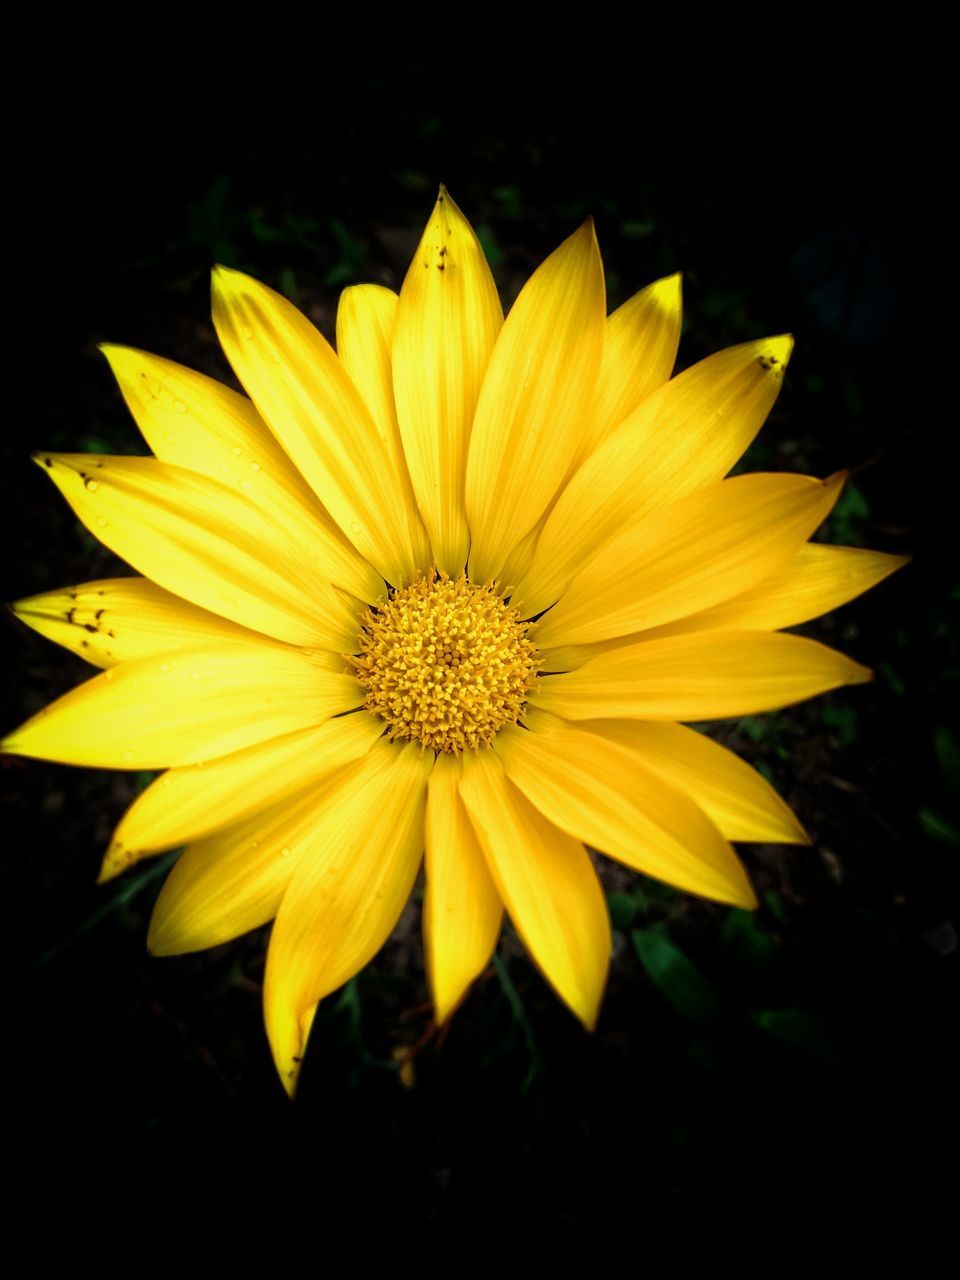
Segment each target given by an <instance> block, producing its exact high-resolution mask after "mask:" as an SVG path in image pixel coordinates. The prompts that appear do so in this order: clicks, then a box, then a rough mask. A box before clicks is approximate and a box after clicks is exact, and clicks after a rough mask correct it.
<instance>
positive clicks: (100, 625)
mask: <svg viewBox="0 0 960 1280" xmlns="http://www.w3.org/2000/svg"><path fill="white" fill-rule="evenodd" d="M11 608H12V609H13V611H14V613H15V614H16V615H17V617H18V618H19V619H20V620H21V622H25V623H26V624H27V626H28V627H32V628H33V629H34V631H39V633H40V634H41V635H42V636H46V638H47V639H48V640H53V641H54V642H55V643H56V644H62V645H63V646H64V648H65V649H70V650H71V651H72V652H73V653H76V654H79V655H80V657H81V658H85V659H86V660H87V662H91V663H93V665H94V666H95V667H115V666H116V665H117V664H118V663H120V662H134V661H136V659H137V658H150V657H152V656H153V655H154V654H156V653H174V652H175V651H177V650H178V649H195V648H197V647H198V646H204V645H207V644H209V645H214V644H223V645H228V644H236V643H240V644H249V643H250V642H251V641H252V642H254V643H255V642H256V641H257V640H259V639H260V637H259V636H258V635H257V634H256V632H254V631H248V630H247V628H246V627H239V626H237V624H236V623H234V622H228V621H227V619H226V618H220V617H218V616H217V615H216V614H215V613H208V612H207V610H206V609H198V608H197V606H196V605H193V604H187V602H186V600H181V599H180V598H179V597H178V596H174V595H171V594H170V592H169V591H164V589H163V587H158V586H157V584H156V583H155V582H151V581H150V580H149V578H103V579H101V580H100V581H99V582H83V583H81V584H80V585H79V586H76V587H63V588H62V589H61V590H60V591H45V592H44V593H43V594H42V595H38V596H30V597H28V598H27V599H26V600H18V601H17V602H16V604H14V605H12V606H11Z"/></svg>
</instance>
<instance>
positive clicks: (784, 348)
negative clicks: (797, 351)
mask: <svg viewBox="0 0 960 1280" xmlns="http://www.w3.org/2000/svg"><path fill="white" fill-rule="evenodd" d="M759 345H760V347H761V352H762V354H761V356H760V363H761V364H762V365H763V367H764V368H765V369H768V370H769V371H770V372H771V373H772V374H773V375H774V376H775V377H781V378H782V377H783V371H784V369H786V367H787V365H788V364H789V363H790V357H791V356H792V355H793V348H794V340H793V334H792V333H781V334H778V335H777V336H776V337H775V338H766V339H764V341H763V342H761V343H760V344H759Z"/></svg>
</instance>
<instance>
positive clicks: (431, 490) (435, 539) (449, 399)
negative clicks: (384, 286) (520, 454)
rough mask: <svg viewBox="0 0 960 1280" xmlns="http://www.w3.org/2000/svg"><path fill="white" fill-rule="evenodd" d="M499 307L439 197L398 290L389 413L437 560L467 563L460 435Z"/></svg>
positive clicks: (454, 212) (482, 263) (459, 218)
mask: <svg viewBox="0 0 960 1280" xmlns="http://www.w3.org/2000/svg"><path fill="white" fill-rule="evenodd" d="M502 325H503V311H502V309H501V307H500V299H499V298H498V296H497V288H496V285H495V284H494V283H493V276H492V275H491V274H490V268H489V267H488V266H487V260H486V258H485V257H484V256H483V249H482V248H481V247H480V241H479V240H478V239H477V237H476V236H475V235H474V232H473V228H472V227H471V226H470V223H469V222H468V221H467V220H466V218H465V217H464V216H463V214H462V213H461V212H460V210H459V209H458V208H457V206H456V205H455V204H454V202H453V201H452V200H451V199H450V196H449V195H448V193H447V192H446V191H445V190H444V189H443V188H442V187H441V189H440V196H439V198H438V200H437V203H436V205H435V207H434V210H433V213H432V214H431V217H430V221H429V222H428V223H427V228H426V230H425V231H424V233H423V238H422V239H421V241H420V245H419V247H418V249H417V251H416V253H415V254H414V256H413V261H412V262H411V264H410V270H409V271H408V272H407V275H406V278H405V280H404V282H403V288H402V289H401V291H400V307H399V309H398V312H397V326H396V330H395V332H394V338H393V385H394V390H395V393H396V401H397V416H398V418H399V421H400V431H401V434H402V436H403V447H404V451H405V453H406V457H407V465H408V466H409V468H410V476H411V479H412V481H413V487H414V490H415V492H416V495H417V501H418V503H419V506H420V514H421V515H422V517H423V522H424V524H425V525H426V527H427V532H428V533H429V535H430V541H431V543H432V546H433V554H434V557H435V558H436V563H437V565H438V567H439V568H441V569H443V570H445V571H446V572H447V573H449V574H450V575H451V576H452V577H456V575H457V574H458V573H460V572H462V570H463V569H464V567H465V566H466V563H467V551H468V548H469V541H470V539H469V534H468V532H467V517H466V513H465V511H464V474H465V471H466V465H467V444H468V442H469V439H470V428H471V426H472V424H473V415H474V411H475V409H476V407H477V397H478V396H479V394H480V386H481V384H482V382H483V375H484V373H485V372H486V368H487V364H488V362H489V360H490V353H491V351H492V350H493V345H494V343H495V342H496V340H497V335H498V333H499V332H500V329H501V327H502Z"/></svg>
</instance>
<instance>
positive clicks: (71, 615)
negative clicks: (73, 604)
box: [67, 596, 77, 626]
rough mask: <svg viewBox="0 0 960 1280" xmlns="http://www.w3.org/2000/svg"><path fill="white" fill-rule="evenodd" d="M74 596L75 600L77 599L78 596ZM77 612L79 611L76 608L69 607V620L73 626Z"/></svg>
mask: <svg viewBox="0 0 960 1280" xmlns="http://www.w3.org/2000/svg"><path fill="white" fill-rule="evenodd" d="M73 598H74V600H76V598H77V597H76V596H74V597H73ZM76 612H77V611H76V609H68V610H67V621H68V622H69V623H70V625H71V626H73V617H74V614H75V613H76Z"/></svg>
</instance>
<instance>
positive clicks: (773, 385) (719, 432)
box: [517, 337, 793, 612]
mask: <svg viewBox="0 0 960 1280" xmlns="http://www.w3.org/2000/svg"><path fill="white" fill-rule="evenodd" d="M792 346H793V341H792V339H790V338H785V337H784V338H766V339H764V340H763V341H760V342H747V343H744V344H743V345H741V346H737V347H730V348H729V349H728V350H726V351H719V352H717V353H716V354H715V355H712V356H708V357H707V359H706V360H701V361H700V363H699V364H695V365H693V366H692V368H690V369H686V370H685V371H684V372H683V373H681V374H679V375H678V376H677V377H676V378H671V379H670V381H669V382H668V383H666V384H665V385H664V386H662V387H660V388H659V389H658V390H657V391H654V392H653V393H652V394H651V395H649V396H647V398H646V399H645V400H644V401H643V402H642V403H641V404H640V405H639V407H638V408H637V409H636V410H635V411H634V412H633V413H632V414H630V416H629V417H628V418H626V419H625V420H624V421H623V422H622V423H621V424H620V425H619V426H618V427H617V428H616V429H615V430H614V431H613V432H612V433H611V434H610V435H609V436H608V437H607V439H606V440H605V441H604V442H603V443H602V444H601V445H600V446H599V447H598V448H597V449H595V450H594V452H593V453H592V454H590V456H589V457H588V458H587V459H586V461H585V462H584V464H583V466H582V467H581V468H580V470H579V471H578V472H577V473H576V474H575V475H574V477H573V479H572V480H571V481H570V483H569V484H568V485H567V487H566V488H565V489H564V491H563V493H562V494H561V495H560V498H559V500H558V501H557V504H556V506H555V507H554V509H553V511H552V512H551V514H550V518H549V520H548V521H547V524H546V527H545V528H544V531H543V533H542V535H541V537H540V540H539V542H538V543H537V552H536V556H535V557H534V561H533V564H532V565H531V567H530V571H529V573H528V574H527V576H526V578H525V579H524V581H523V582H522V583H520V584H518V592H517V595H518V598H519V597H521V596H522V597H523V599H524V601H525V602H526V601H527V600H528V599H529V601H530V604H531V609H530V612H538V611H539V609H542V608H546V606H547V605H548V604H551V603H552V602H553V601H554V600H556V599H557V597H558V596H559V595H560V593H561V592H562V591H563V589H564V587H565V586H566V585H567V583H568V582H569V581H570V579H571V578H572V577H573V575H574V574H575V573H576V572H577V570H578V569H579V568H580V566H581V565H582V563H583V562H584V560H585V559H586V558H587V557H588V556H590V555H592V554H593V552H594V551H595V550H596V548H597V547H599V546H600V545H602V543H604V542H605V541H606V540H607V539H608V538H610V537H612V536H613V534H615V533H616V532H617V531H618V530H619V529H620V528H622V527H623V526H624V525H625V524H632V523H634V522H635V521H637V520H639V519H640V517H641V516H645V515H648V514H649V513H650V512H651V511H654V510H656V508H657V507H659V506H663V505H664V504H665V503H667V502H672V501H675V500H676V499H677V498H682V497H683V496H684V495H685V494H687V493H690V492H692V491H693V490H694V489H696V488H698V487H699V486H700V485H701V484H706V483H707V482H708V481H711V480H720V479H722V478H723V476H725V475H726V474H727V472H728V471H729V470H730V468H731V467H732V466H733V464H734V463H735V462H736V461H737V459H738V458H739V457H740V455H741V454H742V453H743V451H744V449H746V447H747V445H748V444H749V443H750V441H751V440H752V439H753V437H754V436H755V435H756V434H757V432H758V431H759V429H760V427H761V425H762V423H763V420H764V418H765V417H766V416H767V414H768V413H769V412H770V409H771V408H772V406H773V402H774V400H775V399H776V397H777V393H778V391H779V390H780V384H781V382H782V381H783V371H784V368H785V366H786V363H787V360H788V359H789V356H790V351H791V348H792ZM541 602H542V603H541Z"/></svg>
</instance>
